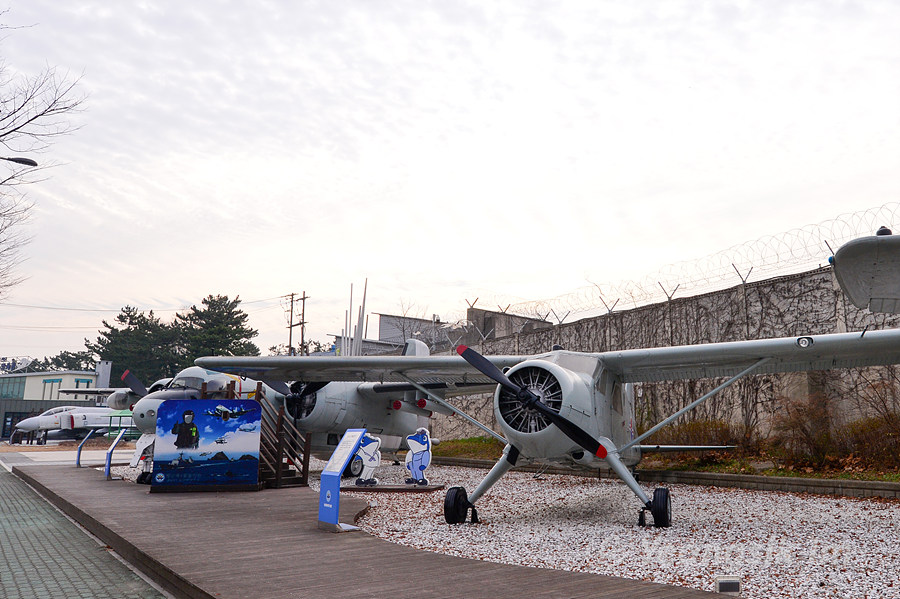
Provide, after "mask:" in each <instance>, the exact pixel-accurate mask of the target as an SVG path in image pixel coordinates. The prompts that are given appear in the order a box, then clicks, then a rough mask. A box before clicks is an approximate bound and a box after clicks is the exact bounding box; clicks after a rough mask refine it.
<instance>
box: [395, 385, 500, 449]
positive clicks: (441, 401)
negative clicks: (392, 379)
mask: <svg viewBox="0 0 900 599" xmlns="http://www.w3.org/2000/svg"><path fill="white" fill-rule="evenodd" d="M395 374H397V375H398V376H402V377H403V378H405V379H406V380H407V381H409V384H410V385H412V386H413V387H415V388H416V389H418V390H419V391H421V392H422V393H424V394H425V395H427V396H428V397H429V398H430V399H431V401H433V402H434V403H436V404H438V405H439V406H443V407H445V408H447V409H448V410H450V411H451V412H453V413H454V414H457V415H459V416H462V417H463V418H464V419H466V420H467V421H468V422H470V423H471V424H474V425H475V426H477V427H478V428H480V429H481V430H483V431H484V432H486V433H487V434H489V435H490V436H492V437H493V438H495V439H497V440H498V441H500V442H501V443H504V444H505V443H508V441H507V440H506V439H504V438H503V435H500V434H499V433H497V432H495V431H493V430H491V429H490V428H488V427H487V426H485V425H483V424H481V423H480V422H478V421H477V420H475V419H474V418H472V417H471V416H469V415H468V414H466V413H465V412H463V411H462V410H459V409H458V408H456V407H455V406H453V405H452V404H449V403H447V402H446V401H445V400H444V398H443V397H440V396H438V395H436V394H435V393H432V392H431V391H429V390H428V389H426V388H425V387H424V386H422V385H420V384H419V383H417V382H416V381H414V380H412V379H411V378H409V377H408V376H406V375H405V374H403V373H402V372H396V373H395Z"/></svg>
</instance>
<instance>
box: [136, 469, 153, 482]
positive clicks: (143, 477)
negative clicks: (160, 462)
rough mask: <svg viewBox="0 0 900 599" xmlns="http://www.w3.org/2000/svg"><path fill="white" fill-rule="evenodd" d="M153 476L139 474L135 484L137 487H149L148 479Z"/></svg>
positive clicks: (148, 473)
mask: <svg viewBox="0 0 900 599" xmlns="http://www.w3.org/2000/svg"><path fill="white" fill-rule="evenodd" d="M151 476H153V473H152V472H141V473H140V474H138V477H137V484H139V485H149V484H150V477H151Z"/></svg>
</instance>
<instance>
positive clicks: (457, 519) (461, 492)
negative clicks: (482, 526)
mask: <svg viewBox="0 0 900 599" xmlns="http://www.w3.org/2000/svg"><path fill="white" fill-rule="evenodd" d="M471 505H472V504H470V503H469V496H468V495H467V494H466V490H465V489H464V488H463V487H450V489H448V490H447V494H446V495H444V520H446V521H447V524H461V523H463V522H465V521H466V514H468V512H469V507H470V506H471Z"/></svg>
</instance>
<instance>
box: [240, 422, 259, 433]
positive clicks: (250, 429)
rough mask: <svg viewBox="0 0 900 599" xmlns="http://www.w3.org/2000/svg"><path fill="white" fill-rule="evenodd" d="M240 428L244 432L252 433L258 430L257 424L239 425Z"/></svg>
mask: <svg viewBox="0 0 900 599" xmlns="http://www.w3.org/2000/svg"><path fill="white" fill-rule="evenodd" d="M238 430H239V431H241V432H242V433H252V432H253V431H255V430H256V425H255V424H242V425H241V426H239V427H238Z"/></svg>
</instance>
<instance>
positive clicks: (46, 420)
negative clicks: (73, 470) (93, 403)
mask: <svg viewBox="0 0 900 599" xmlns="http://www.w3.org/2000/svg"><path fill="white" fill-rule="evenodd" d="M82 391H83V390H82ZM113 411H114V410H113V409H112V408H108V407H107V408H104V407H88V406H58V407H55V408H50V409H49V410H47V411H46V412H43V413H41V414H39V415H37V416H32V417H30V418H25V419H24V420H22V421H20V422H19V423H18V424H16V427H15V431H13V434H12V435H11V436H10V442H12V439H13V438H14V437H15V436H16V432H18V431H21V432H23V433H30V432H41V433H42V434H41V436H40V437H39V438H38V445H43V444H45V443H46V442H47V439H48V438H49V437H50V436H51V435H52V436H54V437H64V438H68V439H78V438H82V437H84V436H85V435H87V433H88V432H89V431H91V430H92V429H93V430H97V431H103V430H106V429H108V428H109V426H110V423H109V415H110V414H111V413H112V412H113Z"/></svg>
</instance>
